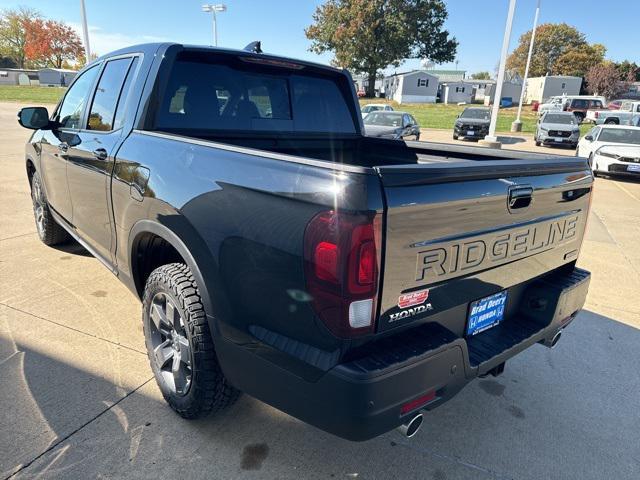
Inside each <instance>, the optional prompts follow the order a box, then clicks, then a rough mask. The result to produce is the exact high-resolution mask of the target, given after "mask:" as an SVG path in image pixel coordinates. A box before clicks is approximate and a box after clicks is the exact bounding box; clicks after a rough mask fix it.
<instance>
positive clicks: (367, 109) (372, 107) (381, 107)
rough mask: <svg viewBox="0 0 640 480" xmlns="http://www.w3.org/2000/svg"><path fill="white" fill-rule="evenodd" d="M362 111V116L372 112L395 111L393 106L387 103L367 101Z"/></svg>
mask: <svg viewBox="0 0 640 480" xmlns="http://www.w3.org/2000/svg"><path fill="white" fill-rule="evenodd" d="M360 111H361V112H362V118H364V117H366V116H367V115H368V114H369V113H371V112H378V111H383V112H393V107H392V106H391V105H387V104H385V103H367V104H366V105H365V106H364V107H362V108H361V109H360Z"/></svg>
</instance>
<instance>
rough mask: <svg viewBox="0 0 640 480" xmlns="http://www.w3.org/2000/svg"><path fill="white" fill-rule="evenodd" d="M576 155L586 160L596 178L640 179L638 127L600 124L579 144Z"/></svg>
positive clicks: (639, 135)
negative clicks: (618, 175) (613, 176)
mask: <svg viewBox="0 0 640 480" xmlns="http://www.w3.org/2000/svg"><path fill="white" fill-rule="evenodd" d="M576 153H577V155H578V156H581V157H587V158H588V159H589V164H590V165H591V168H592V169H593V172H594V174H595V175H598V174H600V173H607V174H627V175H637V176H639V177H640V127H631V126H625V125H599V126H596V127H593V128H592V129H591V130H590V131H589V133H587V134H586V135H585V136H584V137H583V138H582V139H581V140H580V142H579V143H578V149H577V150H576Z"/></svg>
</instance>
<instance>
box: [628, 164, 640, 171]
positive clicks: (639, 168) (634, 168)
mask: <svg viewBox="0 0 640 480" xmlns="http://www.w3.org/2000/svg"><path fill="white" fill-rule="evenodd" d="M627 172H640V164H638V165H627Z"/></svg>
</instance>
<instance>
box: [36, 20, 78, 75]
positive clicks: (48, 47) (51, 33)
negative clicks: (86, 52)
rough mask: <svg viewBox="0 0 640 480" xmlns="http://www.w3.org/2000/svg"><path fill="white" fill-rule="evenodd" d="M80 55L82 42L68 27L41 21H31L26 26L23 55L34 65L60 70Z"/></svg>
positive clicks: (51, 21)
mask: <svg viewBox="0 0 640 480" xmlns="http://www.w3.org/2000/svg"><path fill="white" fill-rule="evenodd" d="M82 53H83V48H82V42H81V41H80V38H79V37H78V34H77V33H76V32H75V30H73V28H71V27H70V26H68V25H66V24H64V23H62V22H56V21H54V20H46V21H45V20H42V19H36V20H33V21H32V22H30V24H29V25H28V28H27V32H26V44H25V55H26V57H27V58H28V59H29V60H31V61H33V62H34V63H36V64H38V65H42V66H51V67H54V68H62V65H63V64H64V63H65V62H67V61H69V60H72V61H76V60H78V58H79V57H80V56H81V55H82Z"/></svg>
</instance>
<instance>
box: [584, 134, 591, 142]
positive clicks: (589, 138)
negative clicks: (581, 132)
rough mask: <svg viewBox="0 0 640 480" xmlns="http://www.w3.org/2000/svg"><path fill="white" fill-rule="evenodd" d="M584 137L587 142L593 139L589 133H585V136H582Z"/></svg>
mask: <svg viewBox="0 0 640 480" xmlns="http://www.w3.org/2000/svg"><path fill="white" fill-rule="evenodd" d="M584 139H585V140H586V141H587V142H592V141H593V136H591V135H587V136H585V137H584Z"/></svg>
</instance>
